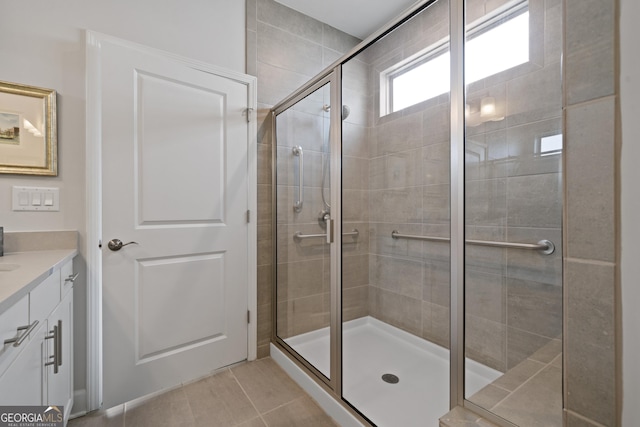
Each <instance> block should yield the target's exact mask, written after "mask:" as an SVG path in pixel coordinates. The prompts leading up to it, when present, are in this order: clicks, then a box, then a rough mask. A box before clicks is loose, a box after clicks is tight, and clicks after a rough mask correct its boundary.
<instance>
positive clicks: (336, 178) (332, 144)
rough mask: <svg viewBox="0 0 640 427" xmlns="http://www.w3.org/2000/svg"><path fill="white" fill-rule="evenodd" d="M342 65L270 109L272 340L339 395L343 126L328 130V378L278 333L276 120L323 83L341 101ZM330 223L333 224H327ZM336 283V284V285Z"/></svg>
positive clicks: (335, 118) (335, 117) (334, 117)
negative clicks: (329, 268)
mask: <svg viewBox="0 0 640 427" xmlns="http://www.w3.org/2000/svg"><path fill="white" fill-rule="evenodd" d="M341 76H342V65H341V64H338V65H335V66H333V67H331V68H329V69H327V70H325V72H323V73H322V74H320V75H318V76H316V77H315V78H314V79H313V80H311V81H309V82H308V83H307V84H305V85H304V86H303V87H302V88H300V89H298V90H297V91H296V92H294V93H293V94H292V95H290V96H289V97H287V98H286V99H285V100H283V101H282V102H280V103H279V104H278V105H277V106H275V107H274V108H273V109H272V110H271V130H272V140H271V144H272V147H271V148H272V183H273V184H272V194H271V197H272V199H271V201H272V206H273V215H272V239H273V245H274V250H273V268H272V280H273V282H272V283H273V292H272V296H271V297H272V303H271V304H272V318H271V319H272V321H271V324H272V328H271V342H273V343H275V344H277V345H278V346H279V347H280V348H281V349H283V350H285V351H286V353H287V354H288V355H289V356H290V357H291V358H292V359H293V360H294V361H295V362H296V363H297V364H298V365H300V366H302V367H304V368H305V369H307V370H308V371H309V372H310V373H312V374H313V377H314V379H316V380H317V382H318V383H319V384H320V385H321V386H322V387H323V388H324V389H325V390H327V391H329V392H331V393H333V394H335V395H336V396H338V397H340V399H341V396H342V364H341V363H339V362H340V359H339V358H338V356H339V355H341V354H342V328H341V323H342V310H341V307H342V292H340V291H339V289H340V288H339V285H340V284H341V280H340V275H341V271H342V267H341V251H340V250H339V249H338V246H339V245H341V244H342V239H341V236H342V224H341V219H342V218H341V215H337V218H334V215H336V213H339V212H341V210H342V198H341V194H340V193H339V191H338V189H339V188H341V186H342V174H341V170H342V167H341V162H342V127H341V126H331V127H330V129H331V132H330V134H329V154H330V156H329V158H330V160H329V164H330V165H332V166H333V165H337V166H334V167H330V179H329V181H330V184H331V185H330V194H331V198H330V201H331V206H332V207H333V208H332V212H331V220H330V221H331V222H332V224H333V236H332V239H333V242H332V243H331V244H330V255H329V260H330V264H331V273H330V313H329V334H330V338H329V342H330V348H329V357H330V362H329V367H330V372H329V378H327V377H326V376H325V375H323V374H322V373H321V372H320V371H319V370H318V369H317V368H316V367H315V366H313V365H312V364H311V363H309V362H308V361H307V360H306V359H304V358H303V357H302V356H301V355H300V354H299V353H298V352H297V351H295V349H293V348H292V347H291V346H290V345H289V344H287V343H286V342H285V341H284V340H283V339H282V338H280V337H279V336H278V327H277V326H278V324H277V321H278V315H277V313H278V293H277V285H278V282H277V278H278V253H277V242H278V218H277V194H278V192H277V164H278V162H277V160H278V157H277V156H278V144H277V131H276V130H277V128H276V120H277V116H278V115H279V114H281V113H283V112H285V111H286V110H288V109H289V108H291V107H293V106H294V105H295V104H297V103H298V102H299V101H302V100H303V99H305V98H306V97H307V96H309V95H311V94H312V93H314V92H316V91H317V90H319V89H321V88H322V87H323V86H326V85H327V84H329V89H330V105H342V99H341V98H342V92H341V90H342V89H341V84H342V79H341ZM341 111H342V110H341V108H331V109H330V110H329V121H330V123H339V124H340V123H341ZM327 227H330V225H329V224H327ZM338 237H340V238H338ZM336 284H337V285H336Z"/></svg>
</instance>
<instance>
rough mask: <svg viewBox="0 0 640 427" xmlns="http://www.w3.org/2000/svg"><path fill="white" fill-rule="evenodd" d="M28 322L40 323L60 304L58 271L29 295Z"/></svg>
mask: <svg viewBox="0 0 640 427" xmlns="http://www.w3.org/2000/svg"><path fill="white" fill-rule="evenodd" d="M29 298H30V299H29V320H30V321H31V322H33V321H34V320H39V321H40V322H42V321H43V320H44V319H46V318H47V317H49V314H50V313H51V312H52V311H53V309H54V308H56V306H57V305H58V303H59V302H60V270H56V271H54V272H53V274H51V275H50V276H49V277H47V278H46V279H45V280H44V281H43V282H42V283H40V284H39V285H38V286H37V287H36V288H35V289H34V290H32V291H31V293H29Z"/></svg>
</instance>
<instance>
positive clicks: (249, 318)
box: [247, 310, 251, 323]
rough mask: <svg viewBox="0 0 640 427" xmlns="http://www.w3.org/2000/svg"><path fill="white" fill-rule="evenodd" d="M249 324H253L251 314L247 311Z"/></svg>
mask: <svg viewBox="0 0 640 427" xmlns="http://www.w3.org/2000/svg"><path fill="white" fill-rule="evenodd" d="M247 323H251V312H250V311H249V310H247Z"/></svg>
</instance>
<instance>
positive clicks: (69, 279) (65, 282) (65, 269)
mask: <svg viewBox="0 0 640 427" xmlns="http://www.w3.org/2000/svg"><path fill="white" fill-rule="evenodd" d="M73 276H74V274H73V261H69V262H68V263H66V264H65V265H63V266H62V268H61V269H60V299H64V296H65V295H66V294H67V292H69V291H70V290H71V289H73V282H74V280H75V277H73Z"/></svg>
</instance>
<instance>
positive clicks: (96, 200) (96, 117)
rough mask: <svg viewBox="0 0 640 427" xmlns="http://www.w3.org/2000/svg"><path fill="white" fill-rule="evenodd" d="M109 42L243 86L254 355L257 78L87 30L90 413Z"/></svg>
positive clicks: (98, 359)
mask: <svg viewBox="0 0 640 427" xmlns="http://www.w3.org/2000/svg"><path fill="white" fill-rule="evenodd" d="M102 43H111V44H116V45H119V46H124V47H127V48H129V49H133V50H136V51H139V52H140V53H144V54H147V55H152V56H157V57H162V58H164V59H169V60H171V61H174V62H177V63H180V64H182V65H186V66H188V67H190V68H194V69H197V70H199V71H203V72H205V73H210V74H215V75H217V76H220V77H223V78H227V79H230V80H234V81H236V82H238V83H242V84H244V85H246V86H247V111H246V114H247V126H248V138H247V176H248V180H247V196H248V209H249V211H250V212H251V214H250V217H253V218H252V219H251V220H250V221H249V224H248V236H247V238H248V242H247V243H248V246H247V247H248V252H247V270H248V284H247V286H248V298H247V299H248V301H247V307H248V309H249V311H250V319H249V320H250V321H249V325H248V331H247V335H248V337H247V338H248V342H247V354H248V356H247V358H248V360H255V359H256V356H257V336H258V322H257V301H258V300H257V220H256V219H255V218H256V217H257V190H258V185H257V92H256V81H257V79H256V77H254V76H249V75H247V74H242V73H238V72H235V71H231V70H227V69H224V68H221V67H218V66H215V65H212V64H208V63H205V62H202V61H198V60H194V59H190V58H185V57H183V56H180V55H176V54H173V53H170V52H165V51H162V50H159V49H155V48H152V47H148V46H144V45H141V44H138V43H134V42H130V41H127V40H122V39H119V38H117V37H113V36H109V35H106V34H102V33H98V32H94V31H89V30H87V31H86V80H87V83H86V85H87V86H86V102H87V105H86V123H87V124H86V157H85V161H86V182H87V186H86V190H85V191H86V194H85V196H86V210H87V215H86V221H87V225H86V231H87V241H86V244H87V336H86V339H87V373H86V376H87V379H86V399H85V400H86V408H79V409H80V411H79V412H89V411H93V410H96V409H100V407H101V406H102V391H103V390H102V388H103V381H102V379H103V371H102V367H103V363H102V362H103V360H102V357H103V352H102V251H101V249H100V245H101V241H102V154H101V153H102V136H101V135H102V131H101V130H102V127H101V121H102V99H101V88H100V80H101V75H100V68H101V46H102Z"/></svg>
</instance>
